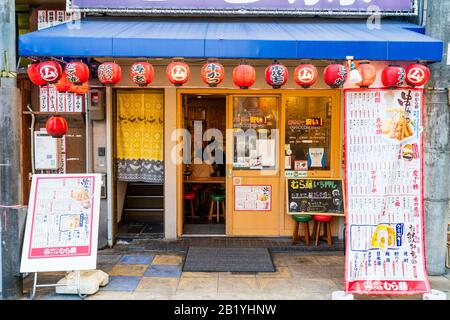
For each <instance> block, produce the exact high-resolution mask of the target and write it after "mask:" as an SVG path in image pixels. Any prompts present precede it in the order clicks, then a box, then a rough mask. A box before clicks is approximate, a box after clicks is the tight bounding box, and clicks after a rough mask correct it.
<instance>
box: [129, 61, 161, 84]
mask: <svg viewBox="0 0 450 320" xmlns="http://www.w3.org/2000/svg"><path fill="white" fill-rule="evenodd" d="M154 75H155V70H154V69H153V66H152V65H151V64H150V63H148V62H136V63H135V64H133V65H132V66H131V70H130V77H131V79H133V82H134V83H136V84H137V85H138V86H141V87H145V86H147V85H149V84H150V83H152V81H153V77H154Z"/></svg>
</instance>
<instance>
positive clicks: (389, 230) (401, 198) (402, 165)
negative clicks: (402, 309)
mask: <svg viewBox="0 0 450 320" xmlns="http://www.w3.org/2000/svg"><path fill="white" fill-rule="evenodd" d="M423 105H424V94H423V89H408V88H404V89H397V90H385V89H361V90H359V89H355V90H346V92H345V137H346V142H345V146H346V152H345V154H346V165H345V168H346V170H345V171H346V187H347V190H346V195H347V201H346V202H347V216H346V230H347V237H346V239H347V245H346V255H345V256H346V277H345V290H346V291H347V292H349V293H357V294H367V295H411V294H419V293H426V292H429V291H430V284H429V282H428V280H427V271H426V268H425V257H426V255H425V234H424V207H423V201H424V198H423V194H424V182H423V167H424V149H423V114H424V110H423Z"/></svg>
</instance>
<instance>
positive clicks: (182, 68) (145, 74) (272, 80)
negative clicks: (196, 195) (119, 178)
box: [28, 61, 430, 94]
mask: <svg viewBox="0 0 450 320" xmlns="http://www.w3.org/2000/svg"><path fill="white" fill-rule="evenodd" d="M357 71H358V72H359V74H360V75H361V78H362V81H361V82H359V83H357V85H359V86H360V87H366V88H367V87H369V86H371V85H372V84H373V83H374V82H375V80H376V75H377V72H376V69H375V67H374V66H373V65H371V64H370V63H369V62H361V63H360V64H359V66H358V67H357ZM348 74H349V70H348V69H347V68H346V66H345V65H343V64H330V65H328V66H327V67H326V68H325V70H324V81H325V83H326V84H327V85H329V86H330V87H332V88H338V87H340V86H342V85H343V84H344V83H345V81H346V80H347V76H348ZM28 75H29V77H30V79H31V81H32V82H33V83H35V84H36V85H45V84H54V85H55V87H56V89H57V90H58V91H59V92H75V93H78V94H84V93H86V91H87V81H88V79H89V76H90V75H89V68H88V66H87V65H86V64H85V63H83V62H80V61H75V62H70V63H68V64H67V65H66V67H65V68H64V71H63V70H62V68H61V65H60V64H59V63H58V62H55V61H45V62H41V63H35V64H31V65H30V66H29V68H28ZM97 75H98V79H99V81H100V82H101V83H103V84H106V85H114V84H116V83H118V82H119V81H120V80H121V79H122V69H121V67H120V66H119V65H118V64H116V63H114V62H105V63H102V64H101V65H100V66H99V67H98V72H97ZM154 75H155V71H154V68H153V66H152V65H151V64H150V63H148V62H137V63H135V64H133V65H132V67H131V70H130V77H131V79H132V80H133V82H134V83H136V84H137V85H139V86H147V85H149V84H151V83H152V81H153V79H154ZM166 75H167V78H168V80H169V81H170V82H171V83H172V84H174V85H176V86H182V85H183V84H185V83H186V82H188V81H189V78H190V68H189V66H188V65H187V64H186V63H185V62H182V61H174V62H172V63H170V64H169V65H168V66H167V68H166ZM201 76H202V79H203V81H204V82H205V83H206V84H207V85H209V86H211V87H216V86H217V85H219V84H221V83H222V82H223V80H224V78H225V68H224V67H223V65H221V64H220V63H218V62H207V63H206V64H204V65H203V67H202V69H201ZM288 76H289V72H288V69H287V67H286V66H284V65H283V64H281V63H278V62H276V61H275V62H274V63H273V64H271V65H270V66H268V67H267V68H266V70H265V80H266V82H267V84H269V85H270V86H272V87H273V88H276V89H278V88H281V87H282V86H283V85H285V84H286V82H287V80H288ZM429 77H430V70H429V69H428V68H427V67H426V66H424V65H422V64H418V63H415V64H411V65H410V66H409V67H408V68H407V69H406V70H405V69H404V68H402V67H400V66H393V65H390V66H388V67H386V68H385V69H384V70H383V73H382V77H381V80H382V83H383V85H384V86H385V87H401V86H403V85H404V82H405V81H406V83H407V84H408V85H411V86H422V85H424V84H425V83H426V82H427V81H428V79H429ZM294 80H295V82H296V83H297V84H298V85H299V86H301V87H303V88H309V87H311V86H312V85H314V84H315V83H316V82H317V80H318V72H317V68H316V67H315V66H314V65H312V64H301V65H299V66H298V67H297V68H295V71H294ZM255 81H256V70H255V68H254V67H252V66H251V65H249V64H247V63H245V62H243V63H241V64H240V65H239V66H237V67H235V68H234V69H233V82H234V84H235V85H236V86H238V87H239V88H242V89H247V88H249V87H251V86H252V85H253V84H254V83H255Z"/></svg>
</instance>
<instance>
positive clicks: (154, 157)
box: [116, 90, 164, 183]
mask: <svg viewBox="0 0 450 320" xmlns="http://www.w3.org/2000/svg"><path fill="white" fill-rule="evenodd" d="M163 109H164V95H163V94H162V93H158V92H154V91H153V92H152V91H150V90H118V92H117V127H116V129H117V130H116V168H117V178H118V180H121V181H139V182H148V183H162V182H163V181H164V162H163V159H164V158H163V154H164V147H163V132H164V123H163V121H164V117H163Z"/></svg>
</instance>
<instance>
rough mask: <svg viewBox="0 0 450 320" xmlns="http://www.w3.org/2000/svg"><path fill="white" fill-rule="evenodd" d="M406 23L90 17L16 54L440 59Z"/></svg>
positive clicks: (438, 45)
mask: <svg viewBox="0 0 450 320" xmlns="http://www.w3.org/2000/svg"><path fill="white" fill-rule="evenodd" d="M442 53H443V42H442V41H440V40H436V39H433V38H431V37H428V36H426V35H424V34H423V28H421V27H419V26H416V25H414V24H411V23H404V22H395V21H390V22H384V21H382V25H381V29H375V28H369V27H368V26H367V24H366V20H349V19H339V20H337V19H326V20H318V19H275V18H272V19H270V18H248V19H243V18H239V19H237V18H229V19H225V18H214V19H213V18H204V19H202V18H148V17H145V18H143V17H140V18H136V17H90V18H87V19H83V20H81V21H78V22H76V23H64V24H61V25H58V26H55V27H51V28H47V29H43V30H40V31H35V32H32V33H28V34H25V35H22V36H20V37H19V54H20V55H21V56H54V57H130V58H133V57H149V58H172V57H185V58H210V57H215V58H236V59H239V58H248V59H326V60H333V59H336V60H341V59H345V57H346V56H349V55H350V56H354V57H355V59H370V60H405V61H407V60H424V61H441V59H442Z"/></svg>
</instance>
